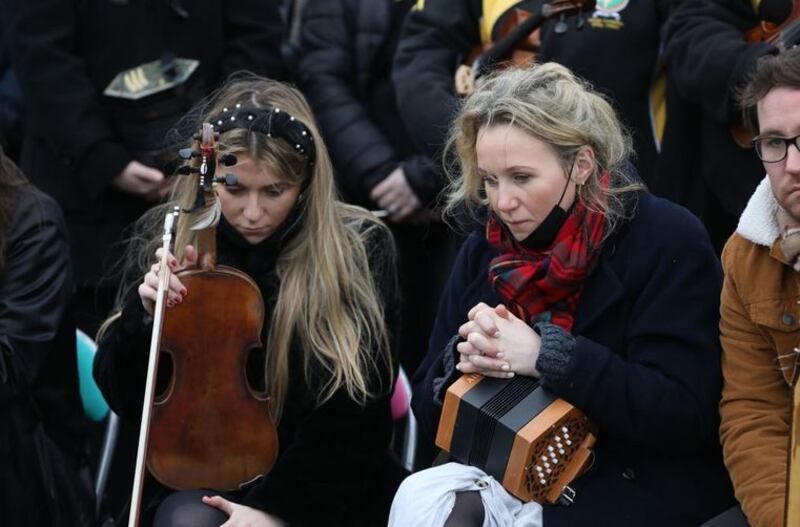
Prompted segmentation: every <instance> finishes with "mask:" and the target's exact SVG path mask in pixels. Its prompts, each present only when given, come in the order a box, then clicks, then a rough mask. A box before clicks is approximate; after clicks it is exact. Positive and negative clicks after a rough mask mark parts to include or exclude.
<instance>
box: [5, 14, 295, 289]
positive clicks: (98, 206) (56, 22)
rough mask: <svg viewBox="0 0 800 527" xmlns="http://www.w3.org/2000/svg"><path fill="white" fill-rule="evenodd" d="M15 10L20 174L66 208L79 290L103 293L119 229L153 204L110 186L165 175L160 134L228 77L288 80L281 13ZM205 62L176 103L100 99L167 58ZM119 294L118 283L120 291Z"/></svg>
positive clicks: (10, 18) (11, 36)
mask: <svg viewBox="0 0 800 527" xmlns="http://www.w3.org/2000/svg"><path fill="white" fill-rule="evenodd" d="M182 4H183V3H182V2H181V1H180V0H179V1H165V0H130V1H120V2H116V1H109V0H43V1H39V2H28V1H26V0H8V1H7V2H6V5H5V13H6V17H5V20H4V21H3V22H4V23H5V26H6V30H7V34H6V38H7V41H8V45H9V50H10V54H11V59H12V62H13V64H14V68H15V71H16V73H17V74H18V76H19V80H20V84H21V86H22V91H23V95H24V98H25V104H26V109H27V118H28V123H27V125H28V127H27V130H26V133H27V137H26V139H25V144H24V146H23V154H22V166H23V169H24V170H25V172H26V173H27V174H28V176H29V177H30V178H31V179H32V180H33V181H34V182H35V183H36V184H37V185H38V186H39V187H40V188H41V189H42V190H44V191H45V192H47V193H49V194H51V195H52V196H53V197H55V198H56V201H58V202H59V204H60V205H61V207H62V208H63V209H64V215H65V217H66V220H67V227H68V229H69V232H70V237H71V240H70V245H71V250H72V256H73V262H74V265H75V279H76V282H77V283H78V284H79V285H84V284H96V283H97V282H98V281H99V280H100V278H101V276H102V274H103V272H104V271H105V269H104V267H103V264H104V263H105V261H106V260H109V259H114V258H115V257H116V256H119V254H118V253H113V254H111V255H110V254H109V251H108V250H109V246H110V245H111V244H112V243H113V242H115V241H117V240H118V239H119V237H120V232H121V229H122V228H123V227H124V226H125V225H127V224H129V223H131V222H132V221H133V220H135V219H136V218H138V217H139V216H140V215H141V213H142V212H143V210H144V209H145V208H147V207H148V206H149V204H148V203H147V202H146V201H145V200H143V199H142V198H139V197H137V196H134V195H131V194H127V193H123V192H120V191H117V190H115V189H113V188H112V187H111V182H112V180H113V179H114V178H116V177H117V176H118V175H119V174H120V173H121V171H122V170H123V169H124V168H125V166H126V165H127V164H128V163H129V162H130V161H131V160H134V159H136V160H139V161H141V162H143V163H145V164H147V165H149V166H154V167H155V168H159V169H161V168H162V167H161V166H156V165H158V164H160V163H159V162H158V161H157V159H156V158H157V157H158V154H159V153H160V149H161V148H163V147H164V134H165V132H166V131H167V129H168V128H169V127H171V126H172V125H173V124H174V123H175V121H176V120H177V118H178V117H180V116H181V115H183V114H184V113H185V111H186V110H187V109H188V108H189V107H190V106H191V105H192V104H193V103H195V102H196V101H197V100H199V98H201V97H203V96H205V95H206V94H208V93H209V92H210V91H211V90H213V89H215V88H216V87H217V86H218V84H219V83H220V81H221V80H222V79H224V78H225V77H226V76H227V75H229V74H230V73H231V72H234V71H237V70H242V69H246V70H251V71H253V72H255V73H260V74H264V75H270V76H280V75H281V71H282V66H281V61H280V55H279V45H280V38H281V21H280V17H279V15H278V8H277V3H276V2H275V1H265V0H245V1H238V2H223V1H219V0H217V1H213V2H192V3H185V7H184V5H182ZM167 51H169V52H172V53H174V54H175V56H177V57H182V58H189V59H196V60H199V61H200V64H199V67H198V69H197V71H195V73H194V74H193V76H192V77H191V79H190V81H189V82H188V83H187V84H186V85H184V86H183V87H181V89H180V90H178V91H177V92H176V93H167V94H158V95H154V96H150V97H146V98H145V99H142V100H141V101H139V102H136V103H134V102H131V101H127V102H126V101H121V100H120V99H111V98H109V97H106V96H104V95H102V93H103V90H104V89H105V88H106V86H107V85H108V84H109V82H110V81H111V80H112V79H113V78H114V77H115V76H116V75H117V74H118V73H119V72H121V71H123V70H126V69H128V68H132V67H135V66H138V65H140V64H143V63H146V62H150V61H154V60H157V59H159V58H160V57H161V56H162V54H164V52H167ZM113 287H116V284H114V285H113Z"/></svg>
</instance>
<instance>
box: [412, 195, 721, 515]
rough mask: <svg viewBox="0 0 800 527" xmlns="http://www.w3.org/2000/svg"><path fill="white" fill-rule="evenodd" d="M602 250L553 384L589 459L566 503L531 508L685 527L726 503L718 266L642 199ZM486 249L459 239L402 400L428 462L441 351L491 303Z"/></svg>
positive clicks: (692, 235)
mask: <svg viewBox="0 0 800 527" xmlns="http://www.w3.org/2000/svg"><path fill="white" fill-rule="evenodd" d="M605 243H606V245H605V248H604V250H603V254H602V255H601V256H600V260H599V263H598V264H597V267H596V268H595V269H594V271H593V272H592V273H591V275H590V276H589V278H588V279H587V283H586V287H585V289H584V291H583V293H582V295H581V297H580V300H579V303H578V309H577V313H576V316H575V325H574V328H573V332H572V333H573V335H575V336H576V344H575V347H574V349H573V351H572V355H571V358H570V361H569V363H568V366H567V371H566V373H565V376H564V380H563V382H562V383H560V384H559V385H557V386H556V387H555V388H554V389H553V391H554V394H555V395H556V396H558V397H562V398H563V399H565V400H567V401H568V402H570V403H572V404H574V405H575V406H577V407H578V408H580V409H581V410H583V411H584V412H585V413H586V414H587V415H588V416H589V417H590V418H591V419H592V420H593V421H594V422H595V423H596V424H597V425H598V428H599V434H598V442H597V446H596V448H595V454H596V455H595V459H594V463H593V465H592V467H591V468H590V470H589V471H588V472H587V473H586V474H585V475H583V476H581V477H580V478H579V479H577V480H576V481H575V483H574V485H573V486H574V488H575V490H576V492H577V496H576V498H575V502H574V504H573V505H572V506H570V507H560V506H552V505H545V506H544V523H545V525H548V526H560V525H615V526H616V525H631V526H640V525H663V526H676V525H699V524H700V523H702V521H704V520H706V519H708V518H710V517H712V516H714V515H715V514H716V513H718V512H721V511H722V510H724V509H726V508H727V507H730V506H731V505H732V504H733V493H732V489H731V486H730V482H729V480H728V476H727V473H726V472H725V468H724V467H723V465H722V457H721V454H720V448H719V439H718V436H717V427H718V424H719V415H718V409H717V405H718V403H719V398H720V390H721V385H722V375H721V373H720V362H719V361H720V347H719V338H718V329H717V328H718V321H719V294H720V286H721V283H722V273H721V270H720V266H719V261H718V260H717V258H716V256H715V255H714V252H713V250H712V248H711V245H710V243H709V241H708V236H707V235H706V233H705V232H704V230H703V227H702V225H700V222H699V221H697V219H695V218H694V217H693V216H692V215H691V214H689V213H688V212H687V211H686V210H684V209H682V208H680V207H677V206H675V205H673V204H671V203H669V202H667V201H665V200H662V199H658V198H655V197H653V196H651V195H648V194H642V195H641V198H640V200H639V206H638V212H637V214H636V216H635V217H634V218H633V219H632V220H631V221H630V222H628V223H626V224H624V225H623V226H622V227H620V228H619V230H618V232H617V233H616V234H614V235H613V236H612V238H610V239H609V240H607V241H606V242H605ZM496 255H497V251H496V250H495V249H493V248H492V247H490V246H489V245H488V243H487V242H486V240H485V239H484V237H483V236H482V235H481V234H477V233H476V234H473V235H471V236H470V238H468V239H467V241H466V243H465V244H464V246H463V247H462V250H461V253H460V255H459V257H458V259H457V261H456V264H455V266H454V267H453V273H452V275H451V277H450V282H449V284H448V286H447V290H446V291H445V294H444V296H443V301H442V303H441V304H440V307H439V315H438V317H437V321H436V325H435V328H434V332H433V335H432V337H431V341H430V351H429V355H428V357H427V359H426V362H425V363H423V365H422V367H421V368H420V369H419V370H418V373H417V375H416V376H415V379H414V397H413V399H412V404H413V408H414V413H415V415H416V416H417V418H418V419H419V423H420V432H421V434H422V442H423V445H421V447H422V451H423V453H424V452H425V451H426V450H427V451H428V456H430V452H431V451H432V449H431V442H432V440H433V436H434V434H435V432H436V427H437V426H438V420H439V413H440V412H441V406H440V403H438V402H436V401H435V400H434V393H433V380H434V379H435V378H437V377H441V376H442V375H443V374H444V366H443V362H442V355H443V353H453V349H452V346H447V343H448V342H449V341H450V340H451V339H452V337H453V336H454V335H457V333H458V327H459V326H460V325H461V324H463V323H464V321H466V319H467V312H468V310H469V309H470V308H472V307H473V306H474V305H475V304H477V303H478V302H486V303H488V304H489V305H496V304H498V303H501V298H500V297H499V296H498V295H497V293H496V292H495V291H494V290H493V289H492V287H491V286H490V285H489V283H488V279H487V276H488V275H487V269H488V265H489V261H490V260H491V259H492V258H493V257H494V256H496ZM456 373H457V372H456ZM426 441H427V444H426V443H425V442H426ZM426 446H427V448H425V447H426ZM428 459H430V458H429V457H428Z"/></svg>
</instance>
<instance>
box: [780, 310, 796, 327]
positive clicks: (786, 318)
mask: <svg viewBox="0 0 800 527" xmlns="http://www.w3.org/2000/svg"><path fill="white" fill-rule="evenodd" d="M781 320H782V321H783V324H784V325H785V326H794V323H795V322H796V320H795V318H794V315H792V314H791V313H784V314H783V318H782V319H781Z"/></svg>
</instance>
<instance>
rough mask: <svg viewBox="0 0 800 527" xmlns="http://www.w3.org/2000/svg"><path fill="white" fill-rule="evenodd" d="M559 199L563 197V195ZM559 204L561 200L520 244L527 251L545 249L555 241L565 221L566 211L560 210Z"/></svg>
mask: <svg viewBox="0 0 800 527" xmlns="http://www.w3.org/2000/svg"><path fill="white" fill-rule="evenodd" d="M561 197H562V198H563V197H564V196H563V194H562V196H561ZM560 203H561V200H558V203H557V204H556V205H555V206H553V209H552V210H551V211H550V212H549V213H548V214H547V216H546V217H545V219H544V220H542V223H540V224H539V226H538V227H536V228H535V229H534V230H533V232H532V233H530V234H529V235H528V237H527V238H525V239H524V240H522V241H521V242H520V243H521V244H522V245H524V246H525V247H527V248H529V249H539V248H542V247H547V246H548V245H550V244H552V243H553V241H555V239H556V236H558V231H560V230H561V227H562V226H563V225H564V222H565V221H567V211H565V210H564V209H562V208H561V205H560Z"/></svg>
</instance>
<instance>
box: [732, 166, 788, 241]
mask: <svg viewBox="0 0 800 527" xmlns="http://www.w3.org/2000/svg"><path fill="white" fill-rule="evenodd" d="M778 208H779V205H778V201H777V200H776V199H775V195H774V194H773V193H772V186H771V185H770V182H769V178H768V177H764V179H762V180H761V183H759V184H758V187H756V190H755V192H753V195H752V196H750V200H749V201H748V202H747V206H746V207H745V208H744V212H742V215H741V217H740V218H739V225H737V227H736V232H737V233H739V235H740V236H742V238H744V239H746V240H748V241H750V242H753V243H755V244H756V245H763V246H765V247H771V246H772V244H773V243H774V242H775V240H776V239H778V237H779V236H780V234H781V229H780V226H779V225H778V220H777V212H778Z"/></svg>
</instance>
